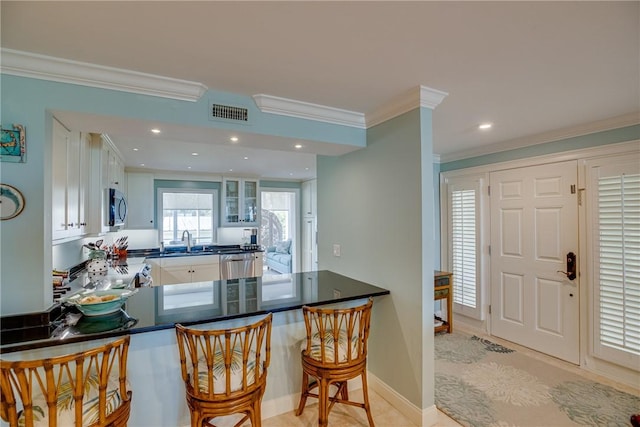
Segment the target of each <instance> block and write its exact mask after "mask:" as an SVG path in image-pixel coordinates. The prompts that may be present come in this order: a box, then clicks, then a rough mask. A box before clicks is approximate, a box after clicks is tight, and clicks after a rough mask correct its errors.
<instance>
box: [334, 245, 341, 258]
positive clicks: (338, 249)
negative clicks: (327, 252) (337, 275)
mask: <svg viewBox="0 0 640 427" xmlns="http://www.w3.org/2000/svg"><path fill="white" fill-rule="evenodd" d="M333 256H340V245H336V244H334V245H333Z"/></svg>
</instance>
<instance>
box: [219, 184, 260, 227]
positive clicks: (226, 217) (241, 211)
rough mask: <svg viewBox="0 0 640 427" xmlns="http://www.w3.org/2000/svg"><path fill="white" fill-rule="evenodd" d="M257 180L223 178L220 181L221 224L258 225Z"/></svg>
mask: <svg viewBox="0 0 640 427" xmlns="http://www.w3.org/2000/svg"><path fill="white" fill-rule="evenodd" d="M258 196H259V192H258V180H256V179H243V178H224V179H223V182H222V203H221V207H222V212H221V214H220V216H221V218H222V225H223V226H234V225H242V226H258V225H259V221H260V220H259V217H260V215H259V210H260V203H259V202H260V201H259V199H258Z"/></svg>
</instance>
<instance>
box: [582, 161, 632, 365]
mask: <svg viewBox="0 0 640 427" xmlns="http://www.w3.org/2000/svg"><path fill="white" fill-rule="evenodd" d="M616 160H617V161H612V160H611V159H609V160H608V161H606V162H602V161H601V162H599V163H600V164H598V165H595V166H594V167H593V168H592V169H591V180H590V182H591V185H592V193H591V194H593V197H594V202H595V203H593V204H590V211H591V212H592V213H593V220H592V221H591V226H592V236H593V239H592V242H593V243H592V249H593V260H592V261H593V263H592V264H593V270H592V272H593V292H594V300H595V301H594V302H595V304H594V307H593V308H594V333H593V337H592V339H593V342H594V353H595V354H596V355H597V356H600V357H602V358H605V359H607V360H611V361H614V362H618V363H620V364H622V365H625V366H630V367H633V366H635V367H636V368H637V366H638V363H639V362H640V165H639V164H638V160H637V159H633V157H631V158H629V157H626V158H625V157H620V158H617V159H616Z"/></svg>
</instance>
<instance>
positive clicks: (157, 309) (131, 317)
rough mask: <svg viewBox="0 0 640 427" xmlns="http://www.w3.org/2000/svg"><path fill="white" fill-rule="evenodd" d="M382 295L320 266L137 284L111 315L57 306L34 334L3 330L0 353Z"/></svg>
mask: <svg viewBox="0 0 640 427" xmlns="http://www.w3.org/2000/svg"><path fill="white" fill-rule="evenodd" d="M387 294H389V291H388V290H386V289H383V288H380V287H377V286H374V285H371V284H368V283H365V282H361V281H359V280H355V279H351V278H349V277H346V276H343V275H340V274H337V273H333V272H331V271H326V270H323V271H315V272H306V273H294V274H283V275H266V276H263V277H254V278H247V279H235V280H220V281H208V282H199V283H186V284H180V285H165V286H157V287H141V288H137V289H136V293H135V294H134V295H132V296H130V297H129V298H128V299H127V301H126V303H125V304H124V306H123V307H122V309H121V310H120V311H118V312H116V313H112V314H107V315H103V316H94V317H88V316H83V315H81V314H80V313H79V312H78V311H77V309H76V308H75V307H73V306H71V307H66V306H63V310H62V314H61V315H60V316H59V317H58V318H57V319H56V320H54V321H53V322H51V323H50V324H49V325H40V326H39V329H38V332H39V333H38V334H35V333H30V332H29V331H28V330H24V331H21V333H17V334H8V333H7V332H9V331H6V330H4V329H3V330H2V333H3V339H2V342H1V345H0V353H10V352H15V351H22V350H28V349H33V348H40V347H48V346H54V345H61V344H66V343H70V342H78V341H87V340H93V339H98V338H106V337H114V336H119V335H125V334H136V333H143V332H148V331H156V330H161V329H170V328H173V327H174V325H175V324H176V323H181V324H185V325H190V324H198V323H209V322H215V321H218V320H226V319H232V318H239V317H249V316H253V315H259V314H266V313H268V312H279V311H288V310H297V309H300V308H301V307H302V306H303V305H309V306H317V305H324V304H332V303H337V302H343V301H350V300H356V299H361V298H367V297H370V296H380V295H387ZM74 320H75V321H76V323H75V324H73V321H74ZM3 328H4V325H3Z"/></svg>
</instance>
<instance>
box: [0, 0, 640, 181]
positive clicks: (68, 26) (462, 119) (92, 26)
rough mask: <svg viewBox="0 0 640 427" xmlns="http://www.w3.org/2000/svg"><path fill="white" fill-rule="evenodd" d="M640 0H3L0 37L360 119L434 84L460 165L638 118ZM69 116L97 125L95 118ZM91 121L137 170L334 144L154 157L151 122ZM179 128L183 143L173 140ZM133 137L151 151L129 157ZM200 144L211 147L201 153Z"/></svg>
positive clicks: (205, 138)
mask: <svg viewBox="0 0 640 427" xmlns="http://www.w3.org/2000/svg"><path fill="white" fill-rule="evenodd" d="M639 6H640V2H638V1H628V2H481V1H476V2H453V1H448V2H417V1H415V2H394V1H378V2H363V1H354V2H329V1H319V2H269V1H261V2H244V1H236V2H215V1H199V2H185V1H167V2H147V1H141V2H135V1H128V2H119V1H118V2H93V1H86V2H57V1H46V2H23V1H19V2H12V1H6V0H5V1H2V3H1V12H2V15H1V19H2V34H1V36H2V37H1V45H2V47H3V48H8V49H15V50H19V51H26V52H32V53H38V54H44V55H49V56H53V57H58V58H64V59H69V60H75V61H81V62H88V63H93V64H98V65H103V66H110V67H116V68H123V69H128V70H134V71H138V72H142V73H148V74H155V75H161V76H166V77H172V78H177V79H183V80H189V81H195V82H200V83H202V84H204V85H205V86H207V87H208V88H210V89H216V90H221V91H225V92H232V93H237V94H242V95H247V96H251V95H254V94H261V93H262V94H268V95H273V96H277V97H283V98H289V99H295V100H299V101H304V102H309V103H314V104H320V105H326V106H331V107H335V108H340V109H345V110H351V111H356V112H361V113H365V114H372V113H373V112H375V111H377V110H379V109H380V108H382V107H384V106H385V105H388V104H389V103H390V102H392V101H393V99H394V98H396V97H397V96H398V95H401V94H404V93H405V92H406V91H407V90H410V89H412V88H415V87H417V86H419V85H424V86H428V87H431V88H434V89H438V90H442V91H445V92H448V93H449V95H448V96H447V97H446V98H445V99H444V101H443V102H442V103H441V104H440V105H439V106H438V107H437V108H436V109H435V111H434V115H433V123H434V151H435V152H436V154H438V155H440V156H441V158H442V160H452V159H457V158H462V157H465V156H470V155H473V154H482V153H487V152H492V151H497V150H500V149H504V148H505V147H507V146H522V145H526V144H532V143H539V142H545V141H546V140H548V139H549V138H552V137H553V136H554V135H555V136H558V135H566V134H569V133H571V132H578V129H582V130H583V131H584V130H585V129H589V130H593V129H595V128H598V127H599V126H600V127H606V126H607V125H611V123H613V122H616V123H621V122H629V120H630V121H631V122H633V121H637V120H638V117H639V112H640V106H639V103H640V101H639V100H640V89H639V86H640V7H639ZM613 118H618V120H617V121H616V120H612V119H613ZM620 118H622V120H620ZM67 119H68V120H71V121H74V120H78V121H79V120H82V121H84V123H89V122H87V120H88V119H89V118H88V117H67ZM92 119H93V121H92V122H90V123H92V126H93V127H94V129H86V130H93V131H105V132H107V133H109V134H110V135H111V136H112V137H113V140H114V142H116V144H117V145H118V147H119V149H120V150H121V151H122V152H123V154H126V155H125V162H126V164H127V166H129V167H139V164H140V163H145V164H146V165H147V166H146V167H152V168H154V169H178V170H186V169H185V168H186V167H187V166H192V167H193V170H202V169H203V168H207V169H206V170H207V171H209V172H214V173H226V172H227V169H229V168H235V172H237V173H242V174H254V175H258V176H263V177H271V178H288V177H292V178H298V179H302V178H306V177H309V176H312V175H313V174H314V173H315V170H314V169H315V166H314V163H315V162H314V156H313V154H311V153H314V152H321V151H322V150H326V147H323V146H322V144H317V145H316V146H312V147H305V153H304V154H302V153H296V152H292V151H293V149H291V148H290V147H291V146H292V142H293V141H276V140H275V139H274V140H272V141H270V142H269V144H270V145H269V146H270V147H273V148H277V151H274V150H256V149H254V148H251V145H255V140H254V141H253V142H251V140H252V138H256V136H255V135H249V134H247V135H242V138H241V144H238V145H236V146H230V145H229V144H228V140H227V138H228V135H227V134H226V133H222V134H219V135H214V133H215V132H213V131H212V132H213V133H209V134H205V133H206V132H202V131H201V130H194V131H193V132H191V133H189V135H190V137H189V138H192V139H190V140H189V141H186V142H185V141H184V139H185V137H184V135H185V130H184V129H180V130H178V129H174V130H173V131H168V132H167V134H165V135H164V136H163V138H164V145H163V146H162V147H161V148H160V149H158V148H157V147H158V146H157V143H156V145H154V147H156V149H154V150H153V152H150V151H151V150H143V149H142V148H143V147H145V146H148V144H149V142H148V136H147V134H144V133H141V132H140V131H136V129H137V128H139V129H143V127H142V126H140V125H145V124H142V123H125V122H122V121H120V122H118V123H115V122H114V121H113V120H110V121H109V120H107V121H105V120H103V118H96V117H94V118H92ZM484 121H489V122H493V123H494V127H493V129H491V130H490V131H479V130H478V129H477V125H478V124H479V123H481V122H484ZM585 125H588V126H586V127H585ZM144 129H145V130H146V129H147V127H144ZM178 131H180V133H178ZM174 132H175V133H174ZM173 134H175V135H181V138H182V139H180V140H178V139H173V138H171V137H170V136H168V135H173ZM218 138H220V140H219V141H220V142H217V141H218ZM260 138H261V139H263V138H264V137H260ZM212 140H215V141H216V142H214V143H213V144H211V141H212ZM205 142H207V143H205ZM261 142H262V141H261ZM176 143H186V144H188V147H183V148H185V149H184V150H181V151H183V152H184V153H185V157H184V158H176V151H175V150H174V149H170V148H173V147H175V144H176ZM133 146H136V147H139V148H141V150H140V151H139V152H131V151H130V150H131V148H132V147H133ZM262 146H264V145H262ZM191 150H193V151H197V152H200V153H201V155H200V156H198V158H194V157H193V156H190V153H191ZM282 150H286V151H282ZM143 152H144V154H142V153H143ZM333 154H339V153H333ZM244 156H247V157H249V160H243V159H242V157H244ZM190 157H191V158H190ZM205 159H206V162H205V161H204V160H205ZM212 159H215V161H213V160H212ZM198 161H201V162H202V163H200V164H199V163H198ZM257 167H259V168H261V169H255V168H257ZM305 168H310V169H309V170H305Z"/></svg>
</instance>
